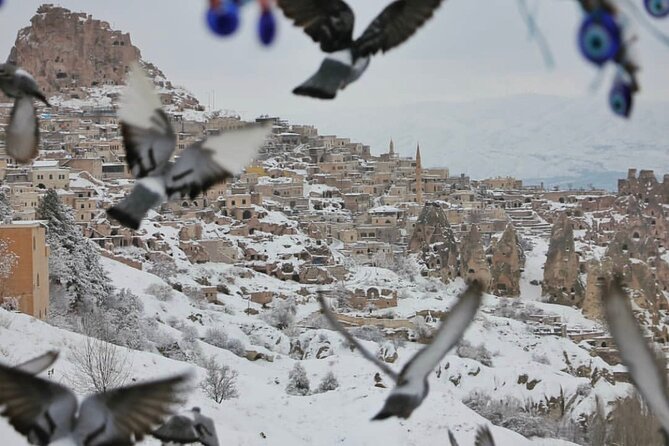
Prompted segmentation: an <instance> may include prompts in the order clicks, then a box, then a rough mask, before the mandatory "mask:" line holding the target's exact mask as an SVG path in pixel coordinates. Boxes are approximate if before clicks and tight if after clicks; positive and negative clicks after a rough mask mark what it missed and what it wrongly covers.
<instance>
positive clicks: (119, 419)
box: [76, 374, 190, 446]
mask: <svg viewBox="0 0 669 446" xmlns="http://www.w3.org/2000/svg"><path fill="white" fill-rule="evenodd" d="M189 380H190V375H187V374H184V375H177V376H174V377H171V378H167V379H161V380H157V381H149V382H146V383H142V384H136V385H132V386H128V387H121V388H118V389H115V390H112V391H109V392H106V393H98V394H96V395H91V396H89V397H88V398H86V399H85V400H84V402H83V403H82V405H81V410H80V412H79V419H78V420H77V427H76V437H77V438H86V439H88V441H87V443H86V444H87V446H103V445H111V444H134V443H133V441H140V440H141V439H142V438H143V437H144V435H146V434H150V433H151V432H152V431H153V429H154V428H155V427H156V426H157V425H159V424H160V423H161V422H162V421H164V419H165V418H166V417H168V416H169V415H172V414H173V413H174V406H176V405H178V404H183V403H184V402H185V399H186V398H185V396H186V395H185V393H186V392H187V390H188V389H189V386H188V383H189Z"/></svg>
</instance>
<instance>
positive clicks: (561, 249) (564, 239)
mask: <svg viewBox="0 0 669 446" xmlns="http://www.w3.org/2000/svg"><path fill="white" fill-rule="evenodd" d="M579 274H580V270H579V256H578V253H577V252H576V248H575V246H574V230H573V228H572V225H571V222H570V221H569V219H568V218H567V215H566V214H564V213H562V214H560V216H559V217H558V219H557V221H556V222H555V223H554V224H553V230H552V231H551V238H550V242H549V245H548V254H547V256H546V264H545V265H544V280H543V282H542V292H543V294H544V295H548V296H549V300H550V302H552V303H558V304H562V305H576V306H580V305H581V303H582V301H583V297H584V293H583V292H584V289H583V284H582V283H581V280H580V277H579Z"/></svg>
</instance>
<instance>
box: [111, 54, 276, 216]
mask: <svg viewBox="0 0 669 446" xmlns="http://www.w3.org/2000/svg"><path fill="white" fill-rule="evenodd" d="M118 115H119V120H120V122H121V132H122V134H123V142H124V144H125V151H126V161H127V162H128V166H129V167H130V171H131V172H132V174H133V175H134V176H135V178H137V180H138V181H137V183H136V184H135V187H134V188H133V190H132V191H131V193H130V195H128V196H127V197H126V198H125V199H124V200H123V201H122V202H121V203H119V204H117V205H116V206H114V207H112V208H110V209H108V210H107V214H108V215H109V216H110V217H112V218H114V219H116V220H118V221H119V222H120V223H121V224H122V225H124V226H127V227H130V228H133V229H138V228H139V226H140V224H141V221H142V219H143V218H144V216H145V215H146V213H147V212H148V211H149V209H151V208H152V207H154V206H157V205H159V204H161V203H162V202H164V201H165V200H168V199H171V198H176V197H185V196H189V197H190V198H191V199H192V198H195V197H196V196H197V195H198V194H199V193H200V192H204V191H206V190H207V189H209V188H210V187H211V186H213V185H214V184H216V183H219V182H221V181H224V180H225V179H227V178H230V177H232V176H233V175H235V174H237V173H239V172H241V171H242V170H243V169H244V167H245V166H246V165H247V164H249V163H250V162H251V161H252V160H253V158H254V157H255V156H256V154H257V153H258V150H259V149H260V148H261V147H262V145H263V143H264V141H265V138H266V137H267V136H268V135H269V134H270V132H271V127H270V126H266V125H264V126H252V127H247V128H242V129H239V130H231V131H228V132H224V133H221V134H220V135H216V136H211V137H209V138H207V139H205V140H203V141H199V142H196V143H195V144H193V145H191V146H190V147H188V148H186V149H185V150H184V151H183V152H182V153H181V155H180V156H179V157H178V158H177V160H176V161H175V162H170V158H171V157H172V155H173V154H174V150H175V148H176V137H175V134H174V130H173V129H172V125H171V124H170V121H169V119H168V117H167V115H166V114H165V112H164V111H163V110H162V108H161V102H160V97H158V95H157V94H156V93H155V91H154V87H153V83H152V82H151V81H150V80H149V79H147V78H146V76H145V75H144V74H143V72H142V69H141V68H140V67H139V65H135V66H134V67H133V68H132V69H131V71H130V75H129V79H128V87H127V89H126V92H125V94H124V96H123V99H122V102H121V106H120V108H119V112H118Z"/></svg>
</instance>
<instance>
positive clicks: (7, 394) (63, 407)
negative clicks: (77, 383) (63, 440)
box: [0, 365, 77, 444]
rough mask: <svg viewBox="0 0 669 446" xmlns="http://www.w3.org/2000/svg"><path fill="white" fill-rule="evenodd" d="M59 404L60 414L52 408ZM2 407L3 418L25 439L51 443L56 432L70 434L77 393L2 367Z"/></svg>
mask: <svg viewBox="0 0 669 446" xmlns="http://www.w3.org/2000/svg"><path fill="white" fill-rule="evenodd" d="M56 402H58V404H57V405H58V412H57V413H52V412H51V411H50V410H49V409H51V408H52V405H54V403H56ZM0 407H3V410H2V412H1V414H2V416H4V417H6V418H7V419H8V421H9V423H10V424H11V425H12V426H14V429H16V430H17V431H18V432H19V433H21V434H22V435H24V436H25V437H26V438H30V439H37V440H38V441H37V444H49V442H50V441H51V440H52V436H53V434H54V431H55V430H56V429H57V428H60V429H62V430H64V431H67V430H68V429H69V428H70V427H71V425H69V426H64V425H59V423H71V421H72V420H73V419H74V416H75V414H76V411H77V399H76V397H75V396H74V394H73V393H72V392H71V391H70V390H68V389H67V388H66V387H63V386H61V385H59V384H56V383H53V382H50V381H47V380H45V379H41V378H37V377H35V376H33V375H32V374H30V373H28V372H25V371H23V370H20V369H18V368H14V367H8V366H5V365H0Z"/></svg>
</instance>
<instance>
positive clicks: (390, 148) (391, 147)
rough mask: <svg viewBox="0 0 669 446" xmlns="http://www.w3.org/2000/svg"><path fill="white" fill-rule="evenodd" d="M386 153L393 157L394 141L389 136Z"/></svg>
mask: <svg viewBox="0 0 669 446" xmlns="http://www.w3.org/2000/svg"><path fill="white" fill-rule="evenodd" d="M388 155H390V157H389V158H391V159H392V158H394V157H395V143H394V142H393V139H392V138H390V147H389V150H388Z"/></svg>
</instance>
